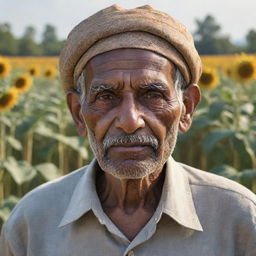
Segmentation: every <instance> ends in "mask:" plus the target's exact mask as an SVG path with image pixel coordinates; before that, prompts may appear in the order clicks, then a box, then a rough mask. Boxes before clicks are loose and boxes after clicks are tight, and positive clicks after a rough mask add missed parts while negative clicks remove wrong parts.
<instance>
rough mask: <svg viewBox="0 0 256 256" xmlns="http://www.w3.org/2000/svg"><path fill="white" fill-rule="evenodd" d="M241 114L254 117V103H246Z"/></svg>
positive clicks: (241, 108)
mask: <svg viewBox="0 0 256 256" xmlns="http://www.w3.org/2000/svg"><path fill="white" fill-rule="evenodd" d="M240 111H241V114H245V115H252V114H253V112H254V106H253V104H252V103H249V102H248V103H246V104H244V105H242V106H241V107H240Z"/></svg>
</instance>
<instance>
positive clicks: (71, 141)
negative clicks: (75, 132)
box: [35, 125, 89, 160]
mask: <svg viewBox="0 0 256 256" xmlns="http://www.w3.org/2000/svg"><path fill="white" fill-rule="evenodd" d="M35 132H36V133H38V134H40V135H42V136H45V137H50V138H53V139H56V140H57V141H59V142H61V143H63V144H64V145H66V146H68V147H70V148H72V149H74V150H75V151H77V152H78V153H79V154H80V155H81V157H82V158H83V159H85V160H86V159H88V157H89V155H88V150H87V148H86V147H85V145H84V142H85V139H84V138H80V137H78V136H65V135H62V134H58V133H55V132H53V131H51V129H49V128H47V127H46V126H44V125H40V126H39V127H37V128H36V130H35Z"/></svg>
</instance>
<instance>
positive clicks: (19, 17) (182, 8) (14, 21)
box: [0, 0, 256, 42]
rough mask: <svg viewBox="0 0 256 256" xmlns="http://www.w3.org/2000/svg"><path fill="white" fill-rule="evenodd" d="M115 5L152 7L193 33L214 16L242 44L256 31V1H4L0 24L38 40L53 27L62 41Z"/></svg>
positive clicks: (1, 3) (224, 30) (17, 33)
mask: <svg viewBox="0 0 256 256" xmlns="http://www.w3.org/2000/svg"><path fill="white" fill-rule="evenodd" d="M113 4H118V5H120V6H121V7H123V8H134V7H137V6H142V5H145V4H150V5H152V6H153V7H154V8H156V9H159V10H162V11H164V12H167V13H168V14H170V15H171V16H173V17H174V18H176V19H178V20H179V21H181V22H182V23H183V24H185V25H186V26H187V27H188V28H189V30H190V31H191V32H194V31H195V29H196V24H195V19H196V18H197V19H199V20H202V19H203V18H204V17H205V16H206V15H207V14H211V15H213V16H214V17H215V19H216V21H217V23H218V24H220V25H221V27H222V34H224V35H229V36H230V37H231V39H232V41H234V42H242V41H243V40H244V39H245V36H246V34H247V32H248V31H249V29H256V22H255V21H256V14H255V13H256V11H255V10H256V0H243V1H240V0H213V1H207V0H192V1H189V0H148V1H145V0H116V1H113V0H90V1H89V0H0V6H1V8H0V23H4V22H8V23H10V24H11V26H12V32H13V33H14V34H15V35H16V36H17V37H20V36H21V35H22V34H23V32H24V29H25V27H26V26H29V25H33V26H34V27H35V28H36V30H37V40H40V36H41V34H42V31H43V28H44V26H45V25H46V24H52V25H54V26H55V27H56V29H57V34H58V37H59V39H65V38H66V37H67V35H68V33H69V32H70V30H71V29H72V28H73V27H74V26H75V25H76V24H78V23H79V22H80V21H82V20H83V19H85V18H86V17H88V16H90V15H92V14H93V13H95V12H97V11H99V10H100V9H102V8H104V7H108V6H110V5H113Z"/></svg>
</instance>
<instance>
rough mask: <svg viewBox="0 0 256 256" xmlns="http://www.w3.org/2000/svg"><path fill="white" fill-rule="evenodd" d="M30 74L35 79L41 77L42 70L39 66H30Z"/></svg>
mask: <svg viewBox="0 0 256 256" xmlns="http://www.w3.org/2000/svg"><path fill="white" fill-rule="evenodd" d="M28 73H29V74H30V75H31V76H33V77H37V76H39V75H40V68H39V67H38V66H35V65H34V66H30V67H29V68H28Z"/></svg>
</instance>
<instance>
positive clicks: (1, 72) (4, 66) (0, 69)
mask: <svg viewBox="0 0 256 256" xmlns="http://www.w3.org/2000/svg"><path fill="white" fill-rule="evenodd" d="M10 72H11V65H10V64H9V62H8V60H7V59H6V58H3V57H0V78H4V77H6V76H8V75H9V73H10Z"/></svg>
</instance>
